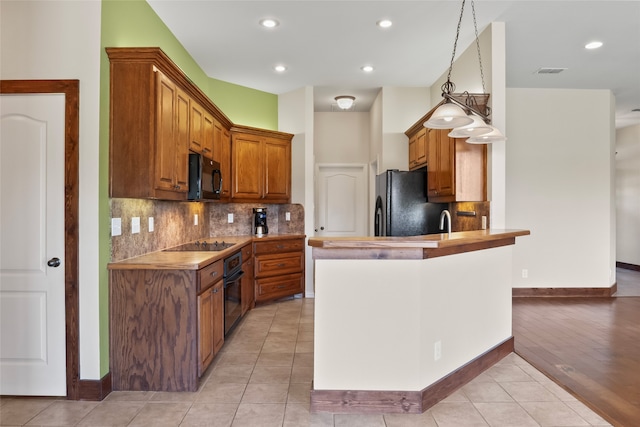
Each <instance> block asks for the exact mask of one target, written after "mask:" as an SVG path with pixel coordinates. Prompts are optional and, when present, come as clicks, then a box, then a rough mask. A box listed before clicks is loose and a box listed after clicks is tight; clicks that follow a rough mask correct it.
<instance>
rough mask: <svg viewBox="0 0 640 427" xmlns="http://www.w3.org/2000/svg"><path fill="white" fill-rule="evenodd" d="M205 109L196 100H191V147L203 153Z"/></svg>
mask: <svg viewBox="0 0 640 427" xmlns="http://www.w3.org/2000/svg"><path fill="white" fill-rule="evenodd" d="M203 121H204V110H203V109H202V106H201V105H200V104H198V103H197V102H196V101H194V100H191V117H190V119H189V149H190V150H192V151H194V152H196V153H202V148H203V145H204V143H203V137H202V129H203Z"/></svg>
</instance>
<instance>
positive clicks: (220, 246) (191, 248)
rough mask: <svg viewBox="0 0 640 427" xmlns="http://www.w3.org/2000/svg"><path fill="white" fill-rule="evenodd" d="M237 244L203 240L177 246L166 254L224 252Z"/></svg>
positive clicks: (169, 249) (166, 250)
mask: <svg viewBox="0 0 640 427" xmlns="http://www.w3.org/2000/svg"><path fill="white" fill-rule="evenodd" d="M233 245H235V243H228V242H225V241H224V240H223V241H222V242H218V241H217V240H216V241H210V242H207V241H206V240H203V241H202V242H200V241H198V240H196V241H195V242H193V243H185V244H184V245H179V246H175V247H173V248H168V249H165V250H164V251H165V252H202V251H212V252H215V251H222V250H224V249H227V248H230V247H231V246H233Z"/></svg>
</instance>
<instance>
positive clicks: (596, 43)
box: [584, 41, 602, 49]
mask: <svg viewBox="0 0 640 427" xmlns="http://www.w3.org/2000/svg"><path fill="white" fill-rule="evenodd" d="M584 47H585V49H597V48H599V47H602V42H599V41H593V42H590V43H587V44H586V45H584Z"/></svg>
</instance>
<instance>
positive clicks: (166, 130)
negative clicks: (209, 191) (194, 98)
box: [155, 71, 177, 190]
mask: <svg viewBox="0 0 640 427" xmlns="http://www.w3.org/2000/svg"><path fill="white" fill-rule="evenodd" d="M156 83H157V84H156V88H157V91H156V95H157V102H158V103H157V105H156V108H157V122H156V159H155V164H156V179H155V184H156V188H157V189H159V190H175V186H176V183H175V178H174V176H175V163H176V142H175V134H176V129H175V128H176V114H177V107H176V97H177V96H176V92H177V87H176V85H175V84H174V83H173V82H172V81H171V80H169V79H168V78H167V77H166V76H165V75H164V74H162V73H161V72H160V71H157V72H156Z"/></svg>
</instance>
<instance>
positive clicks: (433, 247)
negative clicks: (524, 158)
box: [309, 229, 531, 259]
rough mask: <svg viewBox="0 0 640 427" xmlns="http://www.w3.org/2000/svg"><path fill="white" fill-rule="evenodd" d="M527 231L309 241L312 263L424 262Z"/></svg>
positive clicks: (504, 241) (503, 241)
mask: <svg viewBox="0 0 640 427" xmlns="http://www.w3.org/2000/svg"><path fill="white" fill-rule="evenodd" d="M529 234H531V233H530V231H529V230H503V229H487V230H475V231H460V232H454V233H451V234H448V233H441V234H428V235H423V236H407V237H312V238H310V239H309V246H311V247H312V248H313V257H314V258H315V259H426V258H434V257H438V256H446V255H453V254H457V253H463V252H470V251H476V250H482V249H489V248H494V247H499V246H506V245H512V244H514V243H515V238H516V237H519V236H527V235H529Z"/></svg>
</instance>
